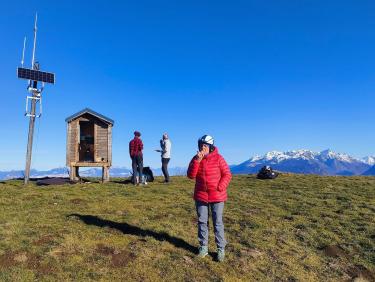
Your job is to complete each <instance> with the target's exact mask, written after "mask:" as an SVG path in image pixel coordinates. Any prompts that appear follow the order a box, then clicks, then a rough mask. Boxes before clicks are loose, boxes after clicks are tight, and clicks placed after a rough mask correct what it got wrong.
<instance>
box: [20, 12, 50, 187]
mask: <svg viewBox="0 0 375 282" xmlns="http://www.w3.org/2000/svg"><path fill="white" fill-rule="evenodd" d="M37 21H38V14H36V15H35V24H34V45H33V55H32V59H31V69H27V68H23V62H24V51H23V53H22V61H21V64H22V67H21V68H18V69H17V74H18V78H23V79H28V80H29V84H28V87H27V90H28V91H29V92H30V94H31V95H30V96H27V97H26V112H25V116H28V117H30V121H29V135H28V140H27V152H26V167H25V180H24V183H25V185H26V184H28V183H29V180H30V167H31V156H32V150H33V138H34V127H35V117H40V116H41V109H42V108H41V107H42V96H41V94H42V91H43V88H44V87H43V86H44V82H47V83H52V84H54V83H55V75H54V74H53V73H47V72H42V71H40V70H39V63H38V62H36V61H35V51H36V35H37V30H38V28H37ZM25 44H26V38H25V39H24V50H25ZM38 81H40V82H42V88H40V89H38ZM29 101H30V102H31V108H30V112H29V110H28V105H29ZM37 103H39V111H40V112H39V114H36V109H37Z"/></svg>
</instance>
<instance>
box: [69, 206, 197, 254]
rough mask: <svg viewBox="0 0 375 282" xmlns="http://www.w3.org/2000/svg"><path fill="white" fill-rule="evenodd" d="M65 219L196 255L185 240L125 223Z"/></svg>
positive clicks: (89, 217)
mask: <svg viewBox="0 0 375 282" xmlns="http://www.w3.org/2000/svg"><path fill="white" fill-rule="evenodd" d="M67 217H68V218H69V217H77V218H78V219H80V220H81V221H83V222H84V223H85V224H87V225H95V226H98V227H109V228H113V229H117V230H119V231H121V232H122V233H123V234H129V235H135V236H139V237H147V236H150V237H153V238H155V239H156V240H158V241H167V242H169V243H171V244H172V245H174V246H175V247H177V248H181V249H184V250H186V251H189V252H191V253H196V252H197V248H196V247H194V246H192V245H190V244H189V243H188V242H186V241H185V240H183V239H181V238H178V237H174V236H171V235H169V234H168V233H166V232H160V233H159V232H155V231H153V230H149V229H142V228H140V227H138V226H134V225H130V224H127V223H126V222H123V223H119V222H115V221H111V220H106V219H102V218H100V217H97V216H94V215H83V214H76V213H73V214H69V215H67Z"/></svg>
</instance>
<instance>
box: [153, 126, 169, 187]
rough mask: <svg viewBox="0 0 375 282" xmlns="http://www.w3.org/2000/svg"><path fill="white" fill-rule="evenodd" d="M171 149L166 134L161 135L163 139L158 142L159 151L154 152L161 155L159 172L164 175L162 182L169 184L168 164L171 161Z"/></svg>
mask: <svg viewBox="0 0 375 282" xmlns="http://www.w3.org/2000/svg"><path fill="white" fill-rule="evenodd" d="M171 147H172V143H171V140H170V139H169V137H168V134H167V133H164V134H163V138H162V139H161V140H160V148H161V150H156V151H157V152H160V153H161V170H162V172H163V175H164V182H165V183H169V181H170V179H169V173H168V163H169V161H170V159H171Z"/></svg>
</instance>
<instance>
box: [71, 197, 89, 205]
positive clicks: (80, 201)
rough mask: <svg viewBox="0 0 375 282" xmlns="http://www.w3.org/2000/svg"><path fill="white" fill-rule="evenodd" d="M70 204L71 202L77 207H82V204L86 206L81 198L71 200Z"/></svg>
mask: <svg viewBox="0 0 375 282" xmlns="http://www.w3.org/2000/svg"><path fill="white" fill-rule="evenodd" d="M70 202H71V203H72V204H75V205H80V204H84V203H86V201H85V200H83V199H80V198H75V199H71V200H70Z"/></svg>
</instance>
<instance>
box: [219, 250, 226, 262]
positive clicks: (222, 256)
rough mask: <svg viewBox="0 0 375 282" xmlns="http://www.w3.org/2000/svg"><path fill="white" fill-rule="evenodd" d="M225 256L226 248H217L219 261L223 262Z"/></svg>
mask: <svg viewBox="0 0 375 282" xmlns="http://www.w3.org/2000/svg"><path fill="white" fill-rule="evenodd" d="M224 258H225V250H224V249H217V261H219V262H223V261H224Z"/></svg>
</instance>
